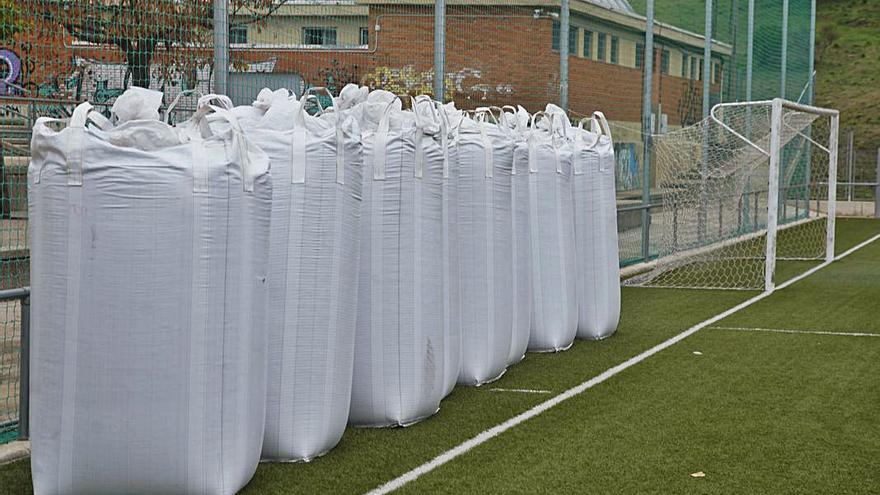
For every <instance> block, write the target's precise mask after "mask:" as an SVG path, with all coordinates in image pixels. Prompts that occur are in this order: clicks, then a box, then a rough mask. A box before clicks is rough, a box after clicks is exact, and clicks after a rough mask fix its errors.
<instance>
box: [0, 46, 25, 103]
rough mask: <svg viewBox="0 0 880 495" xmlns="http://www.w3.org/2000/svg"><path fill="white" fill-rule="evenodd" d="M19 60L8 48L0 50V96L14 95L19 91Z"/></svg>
mask: <svg viewBox="0 0 880 495" xmlns="http://www.w3.org/2000/svg"><path fill="white" fill-rule="evenodd" d="M20 79H21V58H19V56H18V54H17V53H15V52H14V51H12V50H10V49H9V48H0V94H4V95H8V94H15V93H18V92H19V91H20V90H21V86H20V82H21V81H20Z"/></svg>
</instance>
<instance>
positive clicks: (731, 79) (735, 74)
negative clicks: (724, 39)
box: [725, 0, 740, 101]
mask: <svg viewBox="0 0 880 495" xmlns="http://www.w3.org/2000/svg"><path fill="white" fill-rule="evenodd" d="M729 25H730V32H731V37H732V40H731V44H732V45H733V50H732V51H731V54H730V61H731V64H730V65H731V67H730V70H727V71H725V74H726V75H727V81H728V83H727V98H726V99H727V101H740V92H739V63H738V61H737V57H738V55H739V42H738V41H739V39H738V38H739V37H738V36H737V35H738V34H739V2H738V1H737V0H733V2H732V3H731V6H730V21H729ZM731 95H732V97H731Z"/></svg>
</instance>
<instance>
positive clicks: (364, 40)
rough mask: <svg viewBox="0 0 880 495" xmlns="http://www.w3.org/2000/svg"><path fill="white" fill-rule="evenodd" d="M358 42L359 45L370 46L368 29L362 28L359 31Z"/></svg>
mask: <svg viewBox="0 0 880 495" xmlns="http://www.w3.org/2000/svg"><path fill="white" fill-rule="evenodd" d="M360 42H361V45H364V46H366V45H369V44H370V28H365V27H362V28H361V30H360Z"/></svg>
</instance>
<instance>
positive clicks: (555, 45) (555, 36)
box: [550, 21, 561, 50]
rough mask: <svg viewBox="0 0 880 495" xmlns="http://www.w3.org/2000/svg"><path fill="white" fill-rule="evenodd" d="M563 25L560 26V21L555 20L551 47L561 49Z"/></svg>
mask: <svg viewBox="0 0 880 495" xmlns="http://www.w3.org/2000/svg"><path fill="white" fill-rule="evenodd" d="M560 29H561V27H560V26H559V21H553V41H551V43H550V45H551V46H550V47H551V48H552V49H554V50H559V30H560Z"/></svg>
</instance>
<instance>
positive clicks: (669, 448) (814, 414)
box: [0, 220, 880, 494]
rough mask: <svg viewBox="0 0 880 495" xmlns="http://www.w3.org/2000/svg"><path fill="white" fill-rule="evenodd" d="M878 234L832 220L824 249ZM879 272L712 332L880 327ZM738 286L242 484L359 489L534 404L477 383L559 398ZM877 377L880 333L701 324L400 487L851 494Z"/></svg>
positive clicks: (22, 472)
mask: <svg viewBox="0 0 880 495" xmlns="http://www.w3.org/2000/svg"><path fill="white" fill-rule="evenodd" d="M878 232H880V222H878V221H873V220H840V221H839V222H838V247H839V251H842V250H845V249H847V248H849V247H851V246H853V245H855V244H857V243H858V242H860V241H862V240H864V239H867V238H868V237H870V236H872V235H875V234H877V233H878ZM781 269H783V270H785V269H784V268H782V267H781ZM878 273H880V243H876V244H872V245H870V246H869V247H867V248H865V249H864V250H863V251H860V252H858V253H856V254H855V255H853V256H851V257H850V258H847V259H846V260H844V261H841V262H838V263H836V264H835V265H833V266H831V267H828V268H825V269H823V270H821V271H819V272H817V273H816V274H814V275H812V276H811V277H809V278H808V279H806V280H804V281H801V282H799V283H798V284H796V285H794V286H792V287H791V288H788V289H785V290H783V291H780V292H779V293H777V294H774V295H773V296H771V297H770V298H768V299H766V300H765V301H764V302H762V303H759V304H756V305H754V306H752V307H750V308H748V309H746V310H744V311H743V312H742V313H740V314H738V315H735V316H733V317H731V318H729V319H728V320H726V321H723V322H719V323H717V324H716V325H717V326H754V327H770V328H789V329H806V330H830V331H842V330H849V331H861V332H875V333H880V324H878V323H877V320H876V315H875V309H874V304H875V303H876V301H877V299H878V298H880V277H878V276H877V275H878ZM754 294H755V292H743V291H697V290H671V289H632V288H627V289H624V291H623V317H622V320H621V325H620V330H619V332H618V333H617V334H616V335H615V336H614V337H612V338H610V339H607V340H604V341H600V342H578V343H576V344H575V346H574V347H572V349H570V350H569V351H566V352H563V353H558V354H530V355H528V356H527V357H526V359H525V360H524V361H523V362H522V363H520V364H518V365H516V366H514V367H512V368H511V369H510V370H509V371H508V373H507V374H506V375H505V376H504V377H502V378H501V379H500V380H499V381H498V382H496V383H493V384H490V385H486V386H483V387H479V388H464V387H459V388H457V389H456V390H455V392H454V393H453V394H452V395H451V396H450V397H449V398H448V399H446V400H445V401H444V402H443V404H442V407H441V410H440V413H439V414H438V415H437V416H436V417H433V418H431V419H429V420H427V421H424V422H422V423H420V424H417V425H414V426H412V427H409V428H399V429H378V430H377V429H349V430H348V431H347V432H346V435H345V438H343V441H342V443H341V444H340V445H339V447H338V448H336V449H335V450H333V451H332V452H331V453H330V454H328V455H327V456H325V457H322V458H319V459H317V460H315V461H313V462H311V463H309V464H262V465H260V468H259V469H258V471H257V474H256V476H255V477H254V479H253V481H252V482H251V483H250V485H248V487H247V488H246V489H245V490H244V491H243V492H242V493H245V494H251V493H253V494H257V493H259V494H262V493H363V492H364V491H367V490H369V489H371V488H374V487H376V486H378V485H380V484H382V483H383V482H386V481H388V480H390V479H392V478H394V477H396V476H399V475H401V474H403V473H404V472H406V471H408V470H410V469H412V468H414V467H416V466H418V465H420V464H422V463H424V462H426V461H427V460H429V459H431V458H433V457H434V456H436V455H438V454H440V453H441V452H444V451H446V450H448V449H450V448H452V447H454V446H456V445H458V444H459V443H461V442H463V441H464V440H467V439H468V438H471V437H473V436H475V435H476V434H478V433H479V432H481V431H483V430H485V429H487V428H490V427H492V426H494V425H497V424H499V423H501V422H503V421H504V420H506V419H508V418H510V417H513V416H514V415H516V414H518V413H521V412H523V411H525V410H527V409H529V408H531V407H532V406H534V405H536V404H538V403H540V402H543V401H544V400H547V399H548V398H549V397H550V395H542V394H520V393H509V392H493V391H492V389H493V388H496V387H500V388H507V389H513V388H529V389H543V390H550V391H551V392H552V393H553V394H558V393H561V392H562V391H564V390H566V389H568V388H570V387H572V386H575V385H577V384H579V383H581V382H583V381H584V380H586V379H588V378H590V377H593V376H595V375H597V374H599V373H601V372H602V371H605V370H606V369H608V368H610V367H611V366H614V365H616V364H619V363H621V362H623V361H624V360H626V359H628V358H630V357H632V356H635V355H637V354H639V353H640V352H642V351H644V350H646V349H648V348H650V347H651V346H653V345H656V344H658V343H660V342H662V341H664V340H666V339H668V338H670V337H672V336H673V335H676V334H678V333H680V332H681V331H683V330H685V329H687V328H688V327H690V326H692V325H694V324H696V323H698V322H700V321H703V320H705V319H707V318H709V317H711V316H713V315H715V314H718V313H720V312H722V311H724V310H725V309H727V308H730V307H732V306H734V305H735V304H737V303H739V302H741V301H743V300H745V299H747V298H748V297H750V296H752V295H754ZM693 351H699V352H701V353H702V355H695V354H693ZM878 372H880V338H877V339H872V338H854V337H836V336H818V335H786V334H765V333H753V332H736V331H731V330H717V329H705V330H703V331H701V332H699V333H698V334H696V335H694V336H692V337H690V338H688V339H686V340H685V341H683V342H681V343H679V344H677V345H675V346H673V347H671V348H670V349H667V350H665V351H663V352H661V353H659V354H658V355H656V356H654V357H651V358H650V359H648V360H647V361H645V362H644V363H641V364H638V365H636V366H635V367H633V368H631V369H629V370H626V371H624V372H623V373H621V374H620V375H618V376H616V377H614V378H612V379H610V380H609V381H607V382H605V383H602V384H600V385H598V386H597V387H595V388H594V389H591V390H590V391H588V392H586V393H584V394H583V395H580V396H578V397H576V398H573V399H571V400H569V401H567V402H565V403H563V404H562V405H560V406H559V407H557V408H554V409H552V410H550V411H548V412H546V413H544V414H542V415H541V416H538V417H537V418H534V419H532V420H530V421H528V422H526V423H524V424H522V425H520V426H517V427H516V428H514V429H513V430H510V431H508V432H506V433H504V434H502V435H501V436H499V437H498V438H496V439H494V440H491V441H489V442H488V443H486V444H483V445H481V446H479V447H477V448H476V449H474V450H473V451H471V452H469V453H468V454H466V455H464V456H462V457H460V458H458V459H456V460H454V461H452V462H451V463H450V464H448V465H446V466H444V467H442V468H440V469H438V470H437V471H435V472H432V473H429V474H427V475H426V476H424V477H423V478H421V479H419V480H417V481H416V482H415V483H413V484H412V485H410V486H407V487H406V488H405V489H404V490H403V491H404V492H408V493H434V492H445V493H477V492H479V493H483V492H514V493H537V492H596V493H634V492H665V493H722V492H723V493H795V492H797V493H807V492H816V493H856V492H868V491H870V490H871V489H873V488H875V487H876V486H877V484H878V482H880V480H878V478H877V477H878V473H880V425H878V424H877V422H876V407H877V404H878V403H880V385H878V382H877V380H876V379H875V378H876V375H877V373H878ZM697 471H704V472H705V473H706V477H705V478H700V479H696V478H692V477H690V476H689V474H691V473H694V472H697ZM0 492H3V493H15V494H20V493H29V492H30V474H29V464H28V462H27V461H21V462H17V463H14V464H11V465H8V466H3V467H0Z"/></svg>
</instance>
